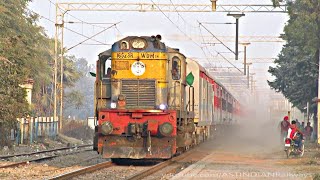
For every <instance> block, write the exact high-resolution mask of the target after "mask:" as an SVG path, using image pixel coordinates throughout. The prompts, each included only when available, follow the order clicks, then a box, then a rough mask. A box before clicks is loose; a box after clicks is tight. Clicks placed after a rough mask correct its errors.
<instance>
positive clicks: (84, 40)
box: [67, 21, 121, 50]
mask: <svg viewBox="0 0 320 180" xmlns="http://www.w3.org/2000/svg"><path fill="white" fill-rule="evenodd" d="M119 23H121V21H120V22H117V23H115V24H113V25H112V26H109V27H108V28H106V29H103V30H102V31H100V32H98V33H96V34H94V35H92V36H90V37H88V38H87V39H85V40H83V41H81V42H79V43H78V44H76V45H74V46H71V47H70V48H68V49H67V50H70V49H72V48H75V47H77V46H79V45H80V44H82V43H84V42H86V41H88V40H90V39H92V38H94V37H96V36H98V35H99V34H101V33H103V32H104V31H106V30H108V29H110V28H112V27H113V26H116V25H117V24H119Z"/></svg>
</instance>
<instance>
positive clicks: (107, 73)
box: [101, 57, 111, 78]
mask: <svg viewBox="0 0 320 180" xmlns="http://www.w3.org/2000/svg"><path fill="white" fill-rule="evenodd" d="M101 68H102V71H101V72H103V78H111V57H109V58H108V59H106V60H105V61H104V62H103V64H102V66H101Z"/></svg>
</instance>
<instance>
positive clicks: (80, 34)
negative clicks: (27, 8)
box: [40, 15, 109, 45]
mask: <svg viewBox="0 0 320 180" xmlns="http://www.w3.org/2000/svg"><path fill="white" fill-rule="evenodd" d="M40 18H42V19H45V20H47V21H49V22H52V23H54V24H55V22H54V21H52V20H51V19H49V18H47V17H44V16H41V15H40ZM64 29H66V30H68V31H71V32H73V33H75V34H78V35H79V36H82V37H85V38H90V37H89V36H86V35H84V34H82V33H79V32H77V31H74V30H72V29H70V28H67V27H64ZM91 40H92V41H95V42H97V43H100V44H102V45H109V44H106V43H104V42H101V41H98V40H95V39H91Z"/></svg>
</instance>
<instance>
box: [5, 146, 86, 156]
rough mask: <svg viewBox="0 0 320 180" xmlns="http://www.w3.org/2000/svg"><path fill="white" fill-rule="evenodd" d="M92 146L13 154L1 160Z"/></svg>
mask: <svg viewBox="0 0 320 180" xmlns="http://www.w3.org/2000/svg"><path fill="white" fill-rule="evenodd" d="M90 146H92V144H87V145H80V146H72V147H63V148H56V149H50V150H45V151H38V152H32V153H21V154H12V155H8V156H0V159H9V158H13V157H19V156H31V155H36V154H43V153H49V152H55V151H63V150H69V149H74V148H85V147H90Z"/></svg>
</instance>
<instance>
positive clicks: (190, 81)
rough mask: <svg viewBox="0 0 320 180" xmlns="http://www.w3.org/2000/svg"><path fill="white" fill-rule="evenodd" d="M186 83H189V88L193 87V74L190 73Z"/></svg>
mask: <svg viewBox="0 0 320 180" xmlns="http://www.w3.org/2000/svg"><path fill="white" fill-rule="evenodd" d="M186 81H187V84H188V85H189V86H192V84H193V81H194V76H193V74H192V72H190V73H189V74H188V75H187V77H186Z"/></svg>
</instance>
